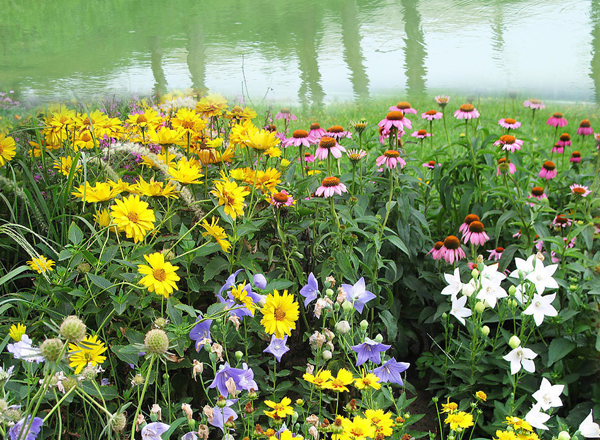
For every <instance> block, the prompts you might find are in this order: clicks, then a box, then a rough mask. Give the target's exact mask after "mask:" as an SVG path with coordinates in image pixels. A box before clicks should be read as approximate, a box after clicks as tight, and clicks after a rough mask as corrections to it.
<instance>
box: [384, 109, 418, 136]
mask: <svg viewBox="0 0 600 440" xmlns="http://www.w3.org/2000/svg"><path fill="white" fill-rule="evenodd" d="M377 125H378V126H379V127H380V128H383V129H384V130H386V131H388V132H389V131H391V130H392V128H396V129H397V130H398V131H400V130H404V127H406V128H412V123H411V122H410V120H409V119H408V118H405V117H404V113H402V112H401V111H391V112H389V113H388V114H387V115H386V117H385V119H382V120H381V121H379V124H377Z"/></svg>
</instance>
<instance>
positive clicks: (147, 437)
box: [142, 422, 171, 440]
mask: <svg viewBox="0 0 600 440" xmlns="http://www.w3.org/2000/svg"><path fill="white" fill-rule="evenodd" d="M170 427H171V426H169V425H167V424H166V423H162V422H153V423H148V424H147V425H146V426H144V427H143V428H142V440H162V437H161V434H163V433H165V432H167V431H168V430H169V428H170Z"/></svg>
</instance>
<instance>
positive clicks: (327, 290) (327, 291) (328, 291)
mask: <svg viewBox="0 0 600 440" xmlns="http://www.w3.org/2000/svg"><path fill="white" fill-rule="evenodd" d="M325 295H327V296H328V297H329V298H331V297H333V289H325Z"/></svg>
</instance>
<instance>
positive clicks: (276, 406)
mask: <svg viewBox="0 0 600 440" xmlns="http://www.w3.org/2000/svg"><path fill="white" fill-rule="evenodd" d="M290 403H292V401H291V399H289V398H288V397H284V398H283V399H281V402H279V403H275V402H272V401H270V400H265V405H267V406H268V407H269V408H273V411H264V410H263V412H264V413H265V414H266V415H267V416H269V417H271V418H272V419H283V418H285V417H286V416H291V415H292V414H294V408H292V407H291V406H290Z"/></svg>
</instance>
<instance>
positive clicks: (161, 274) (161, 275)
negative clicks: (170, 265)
mask: <svg viewBox="0 0 600 440" xmlns="http://www.w3.org/2000/svg"><path fill="white" fill-rule="evenodd" d="M152 275H154V278H155V279H156V280H157V281H164V280H166V279H167V272H165V270H164V269H154V271H153V272H152Z"/></svg>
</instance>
